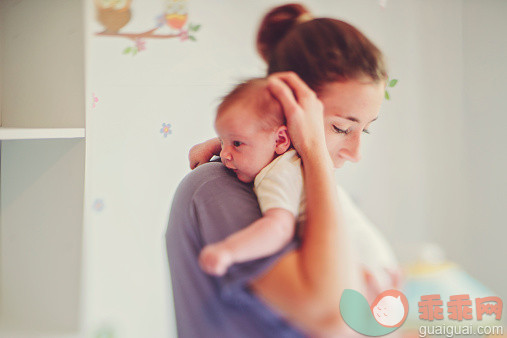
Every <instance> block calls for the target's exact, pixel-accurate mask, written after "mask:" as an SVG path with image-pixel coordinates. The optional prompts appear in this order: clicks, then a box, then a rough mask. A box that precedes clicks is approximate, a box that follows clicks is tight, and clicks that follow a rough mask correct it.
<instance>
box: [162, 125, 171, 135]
mask: <svg viewBox="0 0 507 338" xmlns="http://www.w3.org/2000/svg"><path fill="white" fill-rule="evenodd" d="M160 132H161V133H162V134H164V137H167V135H169V134H172V130H171V125H170V124H169V123H167V124H165V123H162V129H160Z"/></svg>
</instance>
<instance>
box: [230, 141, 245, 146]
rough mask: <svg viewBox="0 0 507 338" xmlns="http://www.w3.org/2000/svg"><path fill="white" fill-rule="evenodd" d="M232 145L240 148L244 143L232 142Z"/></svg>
mask: <svg viewBox="0 0 507 338" xmlns="http://www.w3.org/2000/svg"><path fill="white" fill-rule="evenodd" d="M232 144H233V145H234V146H235V147H239V146H240V145H242V144H243V143H241V142H240V141H234V142H232Z"/></svg>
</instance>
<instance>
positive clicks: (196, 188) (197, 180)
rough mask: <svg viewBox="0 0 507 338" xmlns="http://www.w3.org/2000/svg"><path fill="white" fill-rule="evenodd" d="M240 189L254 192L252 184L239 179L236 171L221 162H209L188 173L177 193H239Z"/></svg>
mask: <svg viewBox="0 0 507 338" xmlns="http://www.w3.org/2000/svg"><path fill="white" fill-rule="evenodd" d="M238 191H242V192H245V193H248V194H250V193H253V192H252V187H251V185H249V184H245V183H243V182H241V181H239V180H238V179H237V178H236V176H235V175H234V172H232V171H230V170H228V169H227V168H226V167H225V166H224V165H223V164H222V163H221V162H209V163H205V164H203V165H200V166H198V167H197V168H196V169H194V170H192V171H191V172H190V173H188V174H187V175H186V176H185V177H184V178H183V180H182V181H181V182H180V185H179V186H178V191H177V193H179V194H181V193H183V194H185V195H192V196H196V195H203V194H204V195H209V194H213V195H215V196H216V195H217V192H223V193H224V194H228V193H231V194H233V195H237V192H238ZM234 192H236V193H234ZM220 195H221V194H220Z"/></svg>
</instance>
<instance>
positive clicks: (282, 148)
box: [275, 126, 290, 155]
mask: <svg viewBox="0 0 507 338" xmlns="http://www.w3.org/2000/svg"><path fill="white" fill-rule="evenodd" d="M289 147H290V138H289V133H288V131H287V127H286V126H280V127H278V129H277V131H276V148H275V152H276V153H277V154H278V155H281V154H283V153H285V152H286V151H287V149H289Z"/></svg>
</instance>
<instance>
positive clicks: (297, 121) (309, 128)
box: [268, 72, 330, 160]
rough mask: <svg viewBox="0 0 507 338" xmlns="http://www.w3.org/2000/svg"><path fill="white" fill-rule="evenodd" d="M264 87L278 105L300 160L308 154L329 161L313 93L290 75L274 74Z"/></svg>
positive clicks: (319, 106)
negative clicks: (325, 158) (266, 86)
mask: <svg viewBox="0 0 507 338" xmlns="http://www.w3.org/2000/svg"><path fill="white" fill-rule="evenodd" d="M268 83H269V84H268V88H269V90H270V91H271V93H272V95H273V96H274V97H275V98H276V99H277V100H278V101H279V102H280V104H281V105H282V108H283V111H284V113H285V117H286V119H287V128H288V130H289V135H290V138H291V141H292V143H293V144H294V147H295V148H296V150H297V152H298V153H299V155H300V156H301V157H302V158H303V160H304V159H305V158H306V157H307V156H309V155H311V154H318V155H319V156H327V157H329V153H328V151H327V147H326V140H325V135H324V108H323V105H322V102H321V101H320V100H319V99H318V98H317V95H316V94H315V92H314V91H313V90H311V89H310V88H309V87H308V86H307V85H306V83H304V82H303V80H301V78H299V76H297V74H296V73H294V72H281V73H274V74H272V75H270V76H269V77H268ZM329 160H330V159H329Z"/></svg>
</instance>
